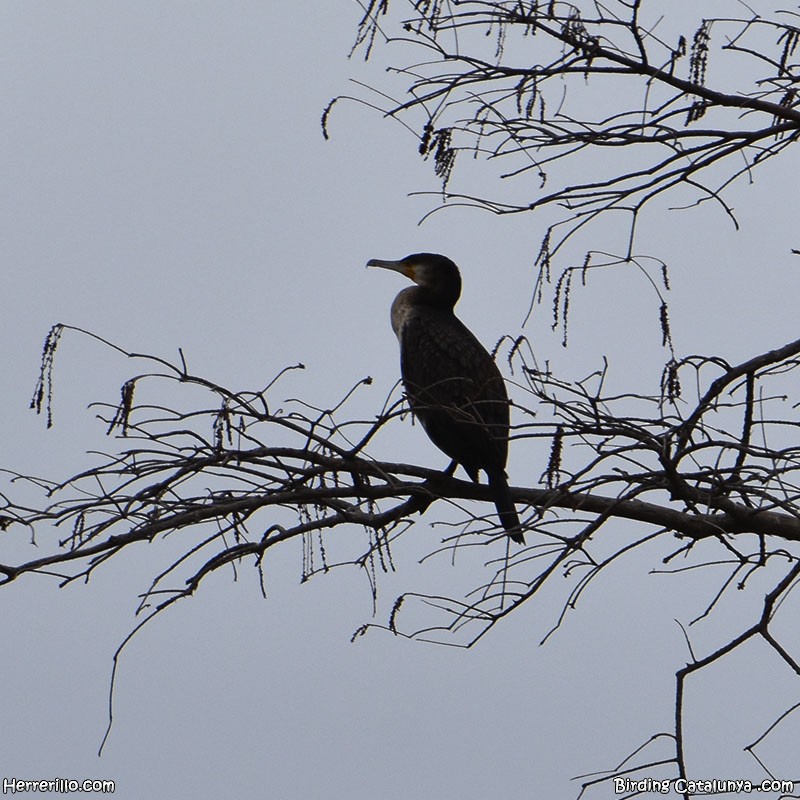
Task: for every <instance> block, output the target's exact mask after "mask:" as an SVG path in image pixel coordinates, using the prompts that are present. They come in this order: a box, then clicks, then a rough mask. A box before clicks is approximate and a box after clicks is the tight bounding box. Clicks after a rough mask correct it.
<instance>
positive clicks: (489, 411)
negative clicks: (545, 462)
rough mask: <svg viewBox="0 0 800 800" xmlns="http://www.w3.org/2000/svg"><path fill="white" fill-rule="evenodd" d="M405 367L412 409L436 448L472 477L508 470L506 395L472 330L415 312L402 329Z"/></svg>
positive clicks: (453, 319) (432, 311)
mask: <svg viewBox="0 0 800 800" xmlns="http://www.w3.org/2000/svg"><path fill="white" fill-rule="evenodd" d="M401 366H402V372H403V380H404V383H405V385H406V391H407V393H408V396H409V400H410V402H411V406H412V409H413V410H414V412H415V414H416V415H417V416H418V417H419V419H420V421H421V422H422V424H423V426H424V427H425V430H426V431H427V433H428V435H429V436H430V437H431V439H432V440H433V442H434V443H435V444H436V445H437V446H438V447H439V448H440V449H441V450H443V451H444V452H445V453H447V454H448V455H449V456H450V457H451V458H454V459H456V460H457V461H459V463H461V464H462V465H463V466H464V467H465V468H466V469H467V471H468V472H470V474H471V475H473V477H474V474H473V473H476V472H477V470H479V469H495V470H496V469H501V470H502V469H504V467H505V461H506V454H507V449H508V441H507V437H508V423H509V412H508V395H507V394H506V389H505V384H504V383H503V378H502V376H501V375H500V371H499V370H498V369H497V365H496V364H495V363H494V361H493V360H492V357H491V356H490V355H489V354H488V353H487V352H486V350H485V349H484V347H483V346H482V345H481V343H480V342H479V341H478V340H477V339H476V338H475V336H473V334H472V333H471V332H470V331H469V329H468V328H466V326H464V325H463V324H462V323H461V322H460V321H459V320H458V319H457V318H456V317H454V316H452V315H451V314H441V313H439V312H437V311H436V310H435V309H418V310H415V312H414V313H413V315H411V316H410V317H409V319H408V320H407V321H406V324H404V326H403V333H402V339H401Z"/></svg>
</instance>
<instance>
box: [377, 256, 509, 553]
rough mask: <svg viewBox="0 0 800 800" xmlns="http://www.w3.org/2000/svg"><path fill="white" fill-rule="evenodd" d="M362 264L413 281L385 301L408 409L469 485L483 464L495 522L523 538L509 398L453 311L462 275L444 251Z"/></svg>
mask: <svg viewBox="0 0 800 800" xmlns="http://www.w3.org/2000/svg"><path fill="white" fill-rule="evenodd" d="M367 266H368V267H381V268H383V269H389V270H393V271H394V272H399V273H401V274H402V275H405V276H406V277H407V278H410V279H411V280H412V281H414V283H415V284H416V285H415V286H409V287H407V288H405V289H403V290H402V291H401V292H400V293H399V294H398V295H397V297H395V299H394V302H393V303H392V310H391V322H392V329H393V330H394V332H395V335H396V336H397V339H398V341H399V343H400V371H401V374H402V378H403V385H404V387H405V391H406V396H407V398H408V402H409V405H410V406H411V411H412V412H413V414H414V416H415V417H416V418H417V419H418V420H419V421H420V422H421V423H422V427H423V428H424V429H425V432H426V433H427V434H428V437H429V438H430V440H431V441H432V442H433V443H434V444H435V445H436V446H437V447H438V448H439V449H440V450H441V451H442V452H444V453H445V454H446V455H448V456H449V457H450V458H451V459H452V460H453V462H455V463H456V464H460V465H461V466H462V467H463V468H464V470H465V471H466V473H467V474H468V475H469V477H470V478H471V479H472V480H473V481H475V482H476V483H477V482H478V481H479V473H480V471H481V470H483V471H484V472H485V473H486V477H487V479H488V482H489V487H490V488H491V491H492V498H493V500H494V504H495V507H496V508H497V513H498V516H499V518H500V523H501V524H502V526H503V528H504V529H505V530H506V532H507V533H508V536H509V537H510V538H511V539H512V541H514V542H516V543H518V544H524V543H525V538H524V536H523V535H522V528H521V526H520V521H519V516H518V515H517V510H516V508H515V507H514V502H513V500H512V499H511V492H510V491H509V488H508V477H507V475H506V460H507V458H508V429H509V405H510V404H509V401H508V393H507V392H506V386H505V383H504V381H503V376H502V375H501V374H500V370H499V369H498V368H497V365H496V364H495V362H494V359H493V358H492V357H491V356H490V355H489V353H488V352H487V351H486V349H485V348H484V346H483V345H482V344H481V343H480V342H479V341H478V339H477V338H476V337H475V335H474V334H473V333H472V331H470V330H469V328H467V327H466V325H464V323H463V322H461V320H459V319H458V317H457V316H456V315H455V311H454V309H455V305H456V303H457V302H458V298H459V297H460V296H461V273H460V272H459V270H458V267H457V266H456V265H455V263H454V262H453V261H451V260H450V259H449V258H447V256H443V255H439V254H438V253H414V254H412V255H408V256H406V257H405V258H401V259H400V260H399V261H386V260H384V259H379V258H373V259H370V260H369V261H368V262H367Z"/></svg>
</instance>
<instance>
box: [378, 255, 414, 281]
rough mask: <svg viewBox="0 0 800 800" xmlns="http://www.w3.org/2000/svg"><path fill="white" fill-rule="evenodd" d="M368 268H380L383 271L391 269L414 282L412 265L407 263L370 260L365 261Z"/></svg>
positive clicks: (379, 259)
mask: <svg viewBox="0 0 800 800" xmlns="http://www.w3.org/2000/svg"><path fill="white" fill-rule="evenodd" d="M367 266H368V267H381V268H383V269H391V270H394V271H395V272H399V273H401V274H402V275H405V276H406V277H407V278H411V280H412V281H413V280H414V265H413V264H409V263H408V262H407V261H385V260H384V259H382V258H371V259H370V260H369V261H367Z"/></svg>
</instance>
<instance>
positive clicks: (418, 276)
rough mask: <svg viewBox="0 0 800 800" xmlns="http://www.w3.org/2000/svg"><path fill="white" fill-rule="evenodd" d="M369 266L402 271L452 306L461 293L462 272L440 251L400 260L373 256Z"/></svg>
mask: <svg viewBox="0 0 800 800" xmlns="http://www.w3.org/2000/svg"><path fill="white" fill-rule="evenodd" d="M367 266H368V267H382V268H383V269H391V270H394V271H395V272H400V273H402V274H403V275H405V276H406V277H407V278H411V280H412V281H414V283H416V284H417V285H418V286H422V287H423V288H425V289H427V290H428V291H429V292H430V293H431V295H432V296H433V297H435V298H436V299H437V300H439V301H440V302H443V303H446V304H449V305H450V307H451V308H452V306H454V305H455V304H456V301H457V300H458V298H459V296H460V294H461V274H460V273H459V271H458V267H457V266H456V265H455V264H454V263H453V262H452V261H451V260H450V259H449V258H447V256H441V255H439V254H438V253H414V254H413V255H410V256H406V257H405V258H401V259H400V260H399V261H384V260H383V259H380V258H372V259H370V260H369V261H367Z"/></svg>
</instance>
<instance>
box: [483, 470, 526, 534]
mask: <svg viewBox="0 0 800 800" xmlns="http://www.w3.org/2000/svg"><path fill="white" fill-rule="evenodd" d="M487 477H488V478H489V486H490V487H491V489H492V493H493V494H494V504H495V507H496V508H497V514H498V516H499V517H500V524H501V525H502V526H503V527H504V528H505V529H506V532H507V533H508V535H509V537H510V538H511V541H512V542H516V543H517V544H525V537H524V536H523V535H522V528H521V527H520V521H519V516H518V515H517V509H516V508H515V507H514V501H513V500H512V499H511V492H510V491H509V490H508V478H507V477H506V474H505V472H503V471H502V470H500V471H499V472H491V473H488V474H487Z"/></svg>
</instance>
